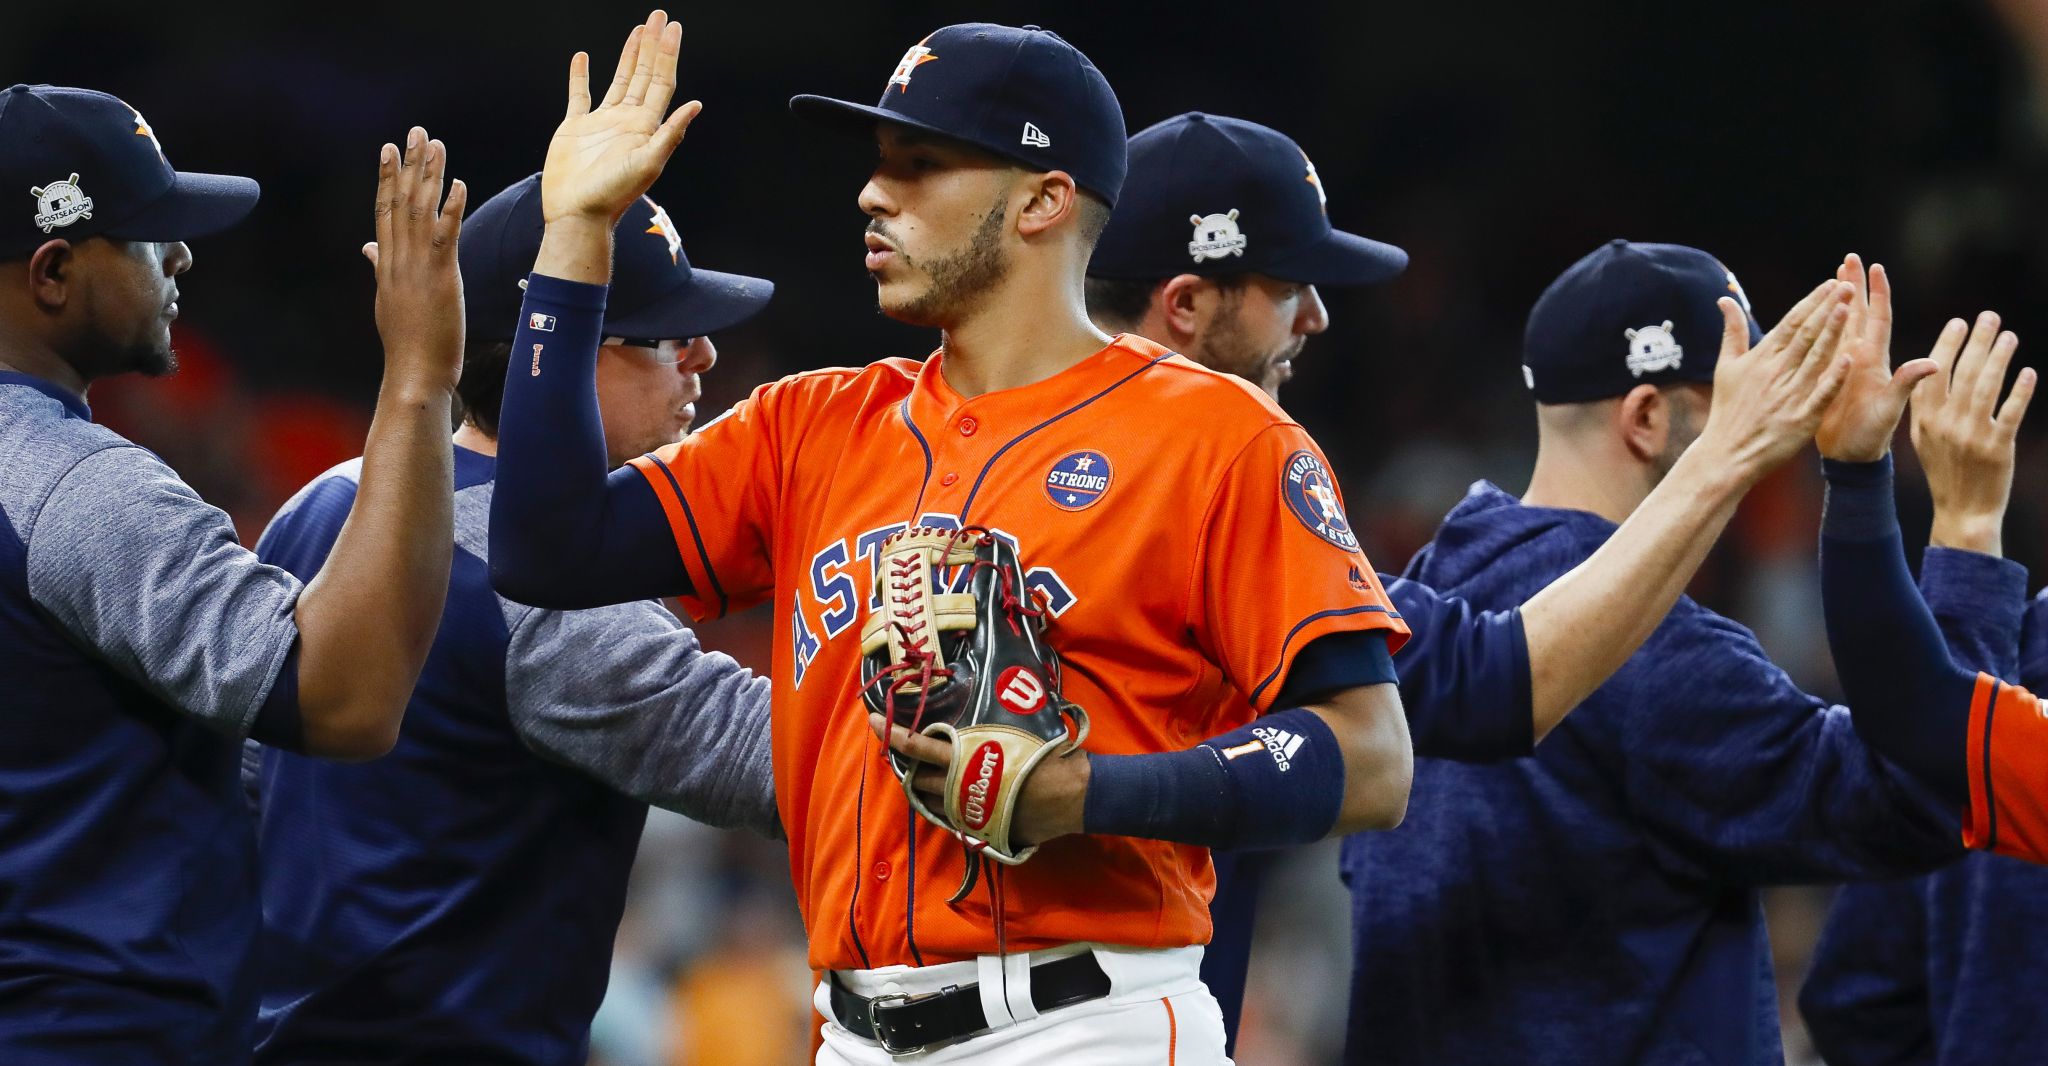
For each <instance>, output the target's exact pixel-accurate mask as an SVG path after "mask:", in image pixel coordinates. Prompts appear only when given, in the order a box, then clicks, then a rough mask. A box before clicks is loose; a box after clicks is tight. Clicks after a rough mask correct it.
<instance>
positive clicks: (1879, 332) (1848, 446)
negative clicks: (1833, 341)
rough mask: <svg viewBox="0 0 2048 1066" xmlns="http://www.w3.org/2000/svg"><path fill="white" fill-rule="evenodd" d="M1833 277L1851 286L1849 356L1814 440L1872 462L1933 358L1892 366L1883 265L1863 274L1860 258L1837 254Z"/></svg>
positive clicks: (1840, 455) (1833, 453) (1845, 341)
mask: <svg viewBox="0 0 2048 1066" xmlns="http://www.w3.org/2000/svg"><path fill="white" fill-rule="evenodd" d="M1835 277H1836V279H1837V280H1840V281H1844V282H1847V283H1848V284H1849V285H1851V286H1853V287H1854V288H1855V290H1856V291H1855V294H1854V295H1853V296H1851V297H1850V300H1849V308H1850V316H1849V324H1848V328H1847V331H1846V332H1845V333H1844V335H1843V337H1842V351H1844V352H1845V353H1847V354H1848V356H1849V359H1850V366H1849V379H1848V381H1846V382H1845V383H1844V384H1843V386H1842V394H1841V395H1840V396H1838V397H1836V398H1835V402H1834V404H1833V405H1831V406H1830V407H1829V408H1828V410H1827V413H1826V414H1825V415H1823V416H1821V421H1820V429H1819V430H1818V431H1816V432H1815V433H1814V444H1815V445H1816V446H1818V447H1819V448H1820V453H1821V454H1822V455H1824V456H1826V457H1828V458H1830V459H1840V460H1844V461H1847V462H1859V463H1860V462H1873V461H1875V460H1877V459H1879V458H1882V457H1883V455H1884V453H1885V452H1886V451H1888V450H1890V448H1891V443H1892V435H1893V434H1894V433H1896V432H1897V431H1898V428H1899V417H1900V416H1901V415H1902V414H1904V413H1905V410H1906V397H1907V396H1908V395H1910V394H1911V393H1912V390H1913V385H1914V384H1915V383H1916V382H1918V381H1920V380H1921V379H1923V378H1925V377H1926V376H1927V375H1929V374H1932V373H1934V364H1933V363H1931V362H1929V361H1927V360H1925V359H1915V360H1913V361H1912V362H1910V363H1907V364H1906V365H1904V366H1902V367H1900V368H1899V369H1898V370H1897V371H1896V372H1894V371H1893V370H1892V286H1891V278H1890V277H1889V276H1887V275H1886V274H1885V269H1884V267H1883V266H1873V267H1871V268H1870V270H1869V272H1868V273H1867V274H1866V272H1865V271H1864V269H1863V260H1862V258H1861V257H1859V256H1857V255H1855V254H1853V253H1852V254H1850V255H1849V256H1848V257H1847V258H1845V259H1843V260H1842V265H1841V267H1840V268H1839V269H1837V270H1836V272H1835Z"/></svg>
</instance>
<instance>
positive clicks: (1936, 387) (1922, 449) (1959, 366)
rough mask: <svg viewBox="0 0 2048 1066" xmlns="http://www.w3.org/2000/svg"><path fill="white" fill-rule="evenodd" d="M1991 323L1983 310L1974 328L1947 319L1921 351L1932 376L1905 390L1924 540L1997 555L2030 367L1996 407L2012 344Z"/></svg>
mask: <svg viewBox="0 0 2048 1066" xmlns="http://www.w3.org/2000/svg"><path fill="white" fill-rule="evenodd" d="M1998 324H1999V323H1998V315H1997V314H1995V313H1993V312H1990V311H1986V312H1984V313H1983V314H1981V315H1978V316H1977V323H1976V325H1975V326H1974V327H1971V326H1967V325H1965V324H1964V323H1963V320H1962V319H1960V318H1957V319H1950V320H1949V323H1948V325H1947V327H1945V328H1944V329H1943V330H1942V331H1941V338H1940V339H1939V340H1937V341H1935V342H1934V350H1933V351H1932V352H1931V353H1929V354H1930V355H1931V357H1932V358H1931V362H1933V363H1934V364H1935V365H1936V367H1937V371H1936V373H1935V374H1934V375H1933V376H1931V377H1929V378H1928V379H1927V380H1925V381H1922V382H1921V383H1920V385H1919V387H1917V388H1915V389H1914V390H1913V450H1914V451H1915V452H1917V453H1919V456H1920V466H1921V468H1922V469H1923V470H1925V471H1926V472H1927V491H1928V494H1929V495H1930V496H1932V497H1933V498H1934V526H1933V529H1932V530H1931V531H1930V533H1929V535H1928V541H1929V542H1930V543H1932V544H1936V545H1939V546H1942V547H1946V548H1967V549H1969V550H1971V551H1981V552H1986V553H1989V554H1992V555H1997V554H2000V552H2001V548H2002V545H2001V543H2000V541H2001V535H2000V529H2001V527H2002V526H2003V525H2004V524H2005V506H2006V503H2007V502H2008V501H2009V500H2010V499H2011V496H2012V469H2013V438H2014V436H2015V435H2016V434H2017V433H2018V432H2019V428H2020V419H2021V418H2023V417H2025V415H2026V413H2027V403H2028V401H2030V400H2032V399H2033V398H2034V384H2035V374H2034V371H2033V369H2032V368H2031V367H2029V368H2027V369H2025V370H2021V371H2020V373H2019V378H2018V380H2016V381H2014V382H2013V386H2012V393H2011V394H2010V395H2008V396H2007V397H2006V398H2005V402H2004V403H2002V404H2001V403H1999V402H1998V393H1999V391H2000V390H2001V389H2003V388H2004V387H2005V370H2006V366H2007V365H2008V364H2009V363H2010V362H2011V361H2012V354H2013V351H2014V350H2015V349H2017V348H2018V347H2019V343H2020V341H2019V338H2018V337H2015V336H2013V335H2012V334H2011V333H2009V332H2000V331H1999V328H1998ZM1966 336H1967V337H1968V338H1969V340H1968V343H1965V342H1964V338H1965V337H1966Z"/></svg>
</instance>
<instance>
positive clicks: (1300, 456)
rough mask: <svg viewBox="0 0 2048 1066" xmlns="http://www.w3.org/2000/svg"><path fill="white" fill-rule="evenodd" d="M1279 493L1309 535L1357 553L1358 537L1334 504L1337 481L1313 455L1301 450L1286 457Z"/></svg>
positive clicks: (1342, 511)
mask: <svg viewBox="0 0 2048 1066" xmlns="http://www.w3.org/2000/svg"><path fill="white" fill-rule="evenodd" d="M1280 494H1281V495H1282V496H1285V497H1287V509H1288V510H1290V511H1293V512H1294V517H1296V518H1299V519H1301V524H1302V525H1305V526H1307V527H1308V530H1309V532H1311V533H1314V534H1315V535H1316V536H1318V537H1321V538H1323V539H1324V540H1327V541H1329V542H1330V543H1332V544H1335V545H1336V546H1337V547H1339V548H1342V549H1344V550H1345V551H1348V552H1355V551H1357V550H1358V536H1357V535H1356V534H1354V533H1352V532H1351V523H1350V522H1347V521H1345V519H1344V506H1343V505H1342V504H1340V503H1338V502H1337V481H1336V479H1335V478H1332V477H1331V476H1330V468H1329V467H1327V466H1324V465H1323V461H1322V460H1321V459H1320V458H1318V457H1317V456H1316V453H1314V452H1311V451H1307V450H1303V451H1298V452H1295V453H1294V454H1293V455H1290V456H1288V457H1287V471H1286V473H1285V475H1283V477H1282V479H1281V482H1280Z"/></svg>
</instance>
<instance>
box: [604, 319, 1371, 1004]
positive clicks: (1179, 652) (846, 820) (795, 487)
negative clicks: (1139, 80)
mask: <svg viewBox="0 0 2048 1066" xmlns="http://www.w3.org/2000/svg"><path fill="white" fill-rule="evenodd" d="M943 358H944V357H943V353H939V354H934V355H933V356H932V357H931V358H930V359H928V360H926V361H925V362H923V363H919V362H917V361H914V360H909V359H887V360H883V361H881V362H878V363H874V364H872V365H870V366H867V367H865V368H862V369H857V370H856V369H834V370H820V371H814V372H811V373H807V374H799V375H796V376H794V377H790V378H785V379H783V380H782V381H778V382H775V383H774V384H770V385H765V386H762V387H761V388H759V389H757V390H755V392H754V394H753V395H752V396H750V397H749V398H748V399H746V400H745V401H742V402H741V403H740V404H738V405H737V406H735V407H734V408H733V409H732V410H731V411H730V412H728V413H727V414H726V415H724V416H722V417H720V418H718V419H715V420H713V421H712V422H711V423H710V424H708V425H706V426H705V427H704V428H702V429H700V430H699V431H697V432H696V433H694V434H692V435H691V436H690V437H688V438H687V439H686V440H684V441H683V442H682V443H680V444H677V445H673V446H671V447H668V448H665V449H663V450H662V451H660V452H657V453H655V454H654V455H652V456H644V457H642V458H640V459H636V460H634V465H635V466H636V467H638V468H639V470H640V471H641V473H643V474H644V475H646V477H647V480H648V482H649V484H651V485H653V486H654V489H655V493H656V495H657V496H659V497H660V499H661V501H662V505H663V507H664V509H665V510H666V512H667V514H668V516H669V520H670V523H671V525H672V527H673V529H674V532H675V539H676V544H677V548H678V550H679V551H680V553H681V555H682V559H683V563H684V565H685V566H686V567H687V569H688V571H689V575H690V581H691V584H692V586H693V587H694V589H695V591H694V593H693V594H692V595H690V596H688V597H685V599H684V603H685V606H687V607H688V608H689V609H690V611H691V612H692V613H693V614H695V615H696V616H697V617H698V618H708V617H715V616H718V615H721V614H724V613H726V612H728V611H733V610H739V609H741V608H744V607H748V606H751V605H753V604H757V603H760V602H763V601H771V600H772V602H773V606H774V611H775V616H776V626H777V631H778V638H779V639H778V640H777V642H776V651H775V655H774V659H773V663H772V669H771V675H772V678H773V681H774V708H775V709H774V764H775V783H776V791H777V800H778V803H779V805H780V808H781V814H782V824H783V826H784V827H785V829H786V830H787V831H788V834H789V846H790V865H791V873H792V877H793V879H794V881H795V884H796V896H797V902H798V904H799V906H800V907H801V908H802V910H803V914H804V921H805V926H806V928H807V929H808V930H809V934H810V945H811V952H810V959H811V965H812V966H814V967H817V968H820V969H856V968H874V967H882V966H891V965H930V964H933V963H938V962H948V961H956V960H959V959H963V958H969V957H972V956H974V955H978V954H991V953H994V952H995V951H996V950H997V944H996V936H995V923H994V920H993V918H992V916H991V914H990V910H989V899H988V895H987V893H984V892H980V891H977V892H975V893H974V894H973V895H972V896H970V897H969V898H968V899H967V900H965V901H963V902H962V903H960V904H959V905H957V906H949V905H948V904H947V903H946V897H947V896H948V895H949V894H950V893H951V891H952V889H953V887H954V886H956V885H958V884H959V883H960V878H961V875H962V856H961V849H960V847H959V845H958V844H957V843H956V842H955V840H954V839H953V838H952V836H951V835H950V834H948V833H946V832H945V831H943V830H941V829H939V828H937V827H935V826H933V825H931V824H929V823H927V822H925V821H923V820H922V819H920V818H919V817H917V816H916V815H915V814H913V813H912V811H911V809H910V806H909V803H908V802H907V801H906V800H905V799H904V796H903V793H902V791H901V788H900V786H899V785H898V783H897V781H896V778H895V776H894V775H893V774H892V773H891V772H890V770H889V767H888V763H887V759H886V756H885V751H886V749H885V747H884V745H883V744H882V742H881V741H880V740H878V739H877V738H876V737H875V736H874V734H873V733H872V732H871V731H870V729H869V727H868V719H867V709H866V707H865V705H864V704H863V703H862V701H861V698H860V695H859V689H860V664H861V651H860V625H861V622H862V620H863V619H864V617H865V614H866V612H867V610H868V609H869V602H870V596H871V594H872V591H873V583H872V575H873V571H874V567H875V559H876V549H877V547H878V545H880V544H881V542H882V540H883V539H884V538H886V537H888V536H889V535H890V534H892V533H894V532H897V531H899V530H901V529H903V528H905V527H906V526H907V525H910V524H921V525H926V526H941V527H945V526H955V525H958V524H961V523H969V524H974V525H979V526H986V527H989V528H990V529H992V530H994V531H996V532H997V534H998V535H1001V536H1005V537H1008V538H1010V539H1012V540H1013V541H1014V542H1015V543H1016V545H1017V547H1018V553H1019V558H1020V560H1021V563H1022V565H1023V567H1024V568H1025V571H1026V581H1027V583H1028V584H1030V585H1031V586H1032V588H1034V589H1035V590H1036V591H1037V592H1038V594H1039V595H1040V596H1041V597H1042V598H1043V600H1044V602H1045V604H1046V606H1047V607H1048V608H1049V611H1050V614H1051V622H1050V624H1049V626H1048V629H1047V639H1048V641H1049V642H1050V643H1051V644H1052V646H1053V647H1054V648H1056V649H1057V650H1058V651H1059V654H1060V657H1061V660H1062V663H1063V673H1064V679H1065V694H1066V696H1067V698H1069V699H1071V700H1073V701H1074V702H1076V703H1079V704H1080V705H1081V706H1083V707H1085V708H1086V709H1087V711H1088V714H1089V717H1090V720H1091V723H1092V732H1091V733H1090V735H1089V740H1088V745H1087V747H1088V748H1089V749H1090V750H1091V751H1100V752H1109V753H1139V752H1154V751H1172V750H1179V749H1183V748H1188V747H1191V746H1193V745H1194V744H1196V743H1199V742H1200V741H1201V740H1202V739H1203V738H1206V737H1210V736H1214V735H1216V734H1218V733H1222V732H1225V731H1228V730H1230V729H1233V728H1236V727H1239V726H1242V725H1244V724H1245V723H1247V722H1249V721H1250V720H1251V719H1252V718H1253V717H1254V716H1255V715H1257V714H1258V713H1261V712H1263V711H1265V710H1268V709H1269V708H1270V707H1271V705H1272V701H1273V699H1274V697H1275V695H1276V694H1277V693H1278V691H1279V689H1280V687H1281V684H1282V682H1283V681H1284V679H1285V677H1286V674H1287V670H1288V668H1289V666H1290V665H1291V664H1292V662H1293V660H1294V657H1295V655H1296V654H1298V653H1299V652H1300V650H1301V649H1302V648H1304V647H1306V646H1307V645H1308V644H1309V643H1310V642H1311V641H1313V640H1315V639H1316V638H1318V637H1321V636H1324V635H1326V634H1329V633H1333V632H1338V631H1343V630H1362V629H1383V630H1387V631H1388V632H1389V633H1390V636H1391V640H1392V642H1393V643H1394V644H1395V645H1396V646H1398V643H1399V641H1400V640H1401V639H1403V638H1404V637H1405V635H1406V633H1407V629H1406V627H1405V626H1404V625H1403V624H1402V623H1401V621H1400V617H1399V615H1397V614H1396V613H1395V612H1394V611H1393V609H1392V607H1391V605H1390V604H1389V602H1388V600H1387V597H1386V594H1385V592H1384V590H1382V589H1381V588H1380V586H1379V583H1378V579H1377V578H1376V577H1375V576H1374V574H1373V568H1372V565H1371V564H1370V563H1369V562H1367V561H1366V559H1365V557H1364V555H1363V554H1361V553H1360V551H1359V550H1358V544H1357V541H1356V539H1355V538H1354V537H1353V535H1352V533H1351V530H1350V527H1349V525H1348V524H1347V523H1346V521H1345V518H1344V515H1343V509H1342V503H1341V501H1340V500H1339V498H1338V496H1337V491H1336V485H1335V483H1334V481H1333V480H1332V478H1331V477H1330V472H1329V468H1328V465H1327V464H1326V463H1325V462H1324V460H1323V457H1322V453H1321V452H1320V451H1319V450H1318V449H1317V448H1316V445H1315V442H1314V441H1312V440H1311V439H1309V436H1308V434H1307V433H1305V432H1304V431H1303V430H1302V429H1301V427H1300V426H1298V425H1296V424H1295V423H1294V422H1293V421H1292V420H1290V419H1289V418H1288V417H1287V416H1286V415H1285V414H1283V413H1282V412H1281V411H1280V409H1279V408H1278V407H1276V406H1274V405H1273V403H1272V402H1271V401H1270V400H1269V399H1267V398H1266V396H1265V395H1264V394H1263V393H1260V392H1259V391H1257V390H1256V389H1254V388H1252V387H1251V386H1249V385H1246V384H1244V383H1242V382H1239V381H1237V380H1236V379H1234V378H1230V377H1227V376H1224V375H1222V374H1217V373H1214V372H1212V371H1209V370H1206V369H1203V368H1201V367H1199V366H1197V365H1195V364H1194V363H1191V362H1189V361H1187V360H1185V359H1183V358H1181V357H1179V356H1177V355H1172V354H1171V353H1169V352H1167V351H1166V350H1165V349H1164V348H1161V347H1159V346H1158V345H1156V344H1153V343H1151V342H1150V341H1146V340H1142V339H1139V338H1136V337H1130V336H1123V337H1119V338H1117V339H1116V340H1115V341H1114V342H1113V343H1112V344H1111V345H1110V346H1109V347H1107V348H1105V349H1103V350H1102V351H1100V352H1098V353H1096V354H1095V355H1093V356H1091V357H1089V358H1087V359H1085V360H1083V361H1082V362H1080V363H1079V364H1077V365H1075V366H1073V367H1071V368H1069V369H1067V370H1066V371H1063V372H1062V373H1060V374H1058V375H1055V376H1054V377H1052V378H1049V379H1047V380H1045V381H1041V382H1038V383H1036V384H1033V385H1028V386H1024V387H1022V388H1016V389H1008V390H1004V391H1001V392H995V393H989V394H987V395H983V396H978V397H975V398H972V399H966V398H962V397H961V396H960V395H959V394H958V393H956V392H954V391H953V390H952V388H951V387H950V386H948V385H947V384H946V381H945V378H944V376H943V374H942V373H941V371H940V367H941V365H942V364H943ZM1004 877H1005V881H1004V886H1003V887H1004V893H1003V896H1004V901H1005V902H1004V920H1005V927H1006V929H1005V931H1006V937H1007V939H1006V945H1007V947H1008V948H1009V950H1011V951H1013V952H1014V951H1033V950H1038V949H1042V948H1046V947H1050V946H1053V945H1056V944H1064V943H1070V942H1074V941H1095V942H1102V943H1112V944H1123V945H1130V946H1134V947H1178V946H1183V945H1188V944H1201V943H1206V942H1207V941H1208V939H1209V932H1210V929H1209V913H1208V900H1209V897H1210V895H1211V894H1212V893H1213V891H1214V875H1213V871H1212V869H1211V867H1210V864H1209V855H1208V852H1207V850H1206V849H1202V848H1197V847H1189V846H1185V845H1179V844H1171V843H1165V842H1160V841H1150V840H1137V839H1131V838H1124V837H1104V836H1078V835H1077V836H1069V837H1064V838H1061V839H1059V840H1055V841H1052V842H1050V843H1048V844H1046V845H1045V846H1044V847H1043V848H1041V849H1040V851H1039V852H1038V854H1037V855H1036V856H1034V857H1033V858H1032V859H1031V860H1030V861H1029V862H1027V863H1025V864H1024V865H1022V866H1017V867H1013V868H1006V869H1005V870H1004Z"/></svg>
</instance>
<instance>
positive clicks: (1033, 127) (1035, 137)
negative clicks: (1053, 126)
mask: <svg viewBox="0 0 2048 1066" xmlns="http://www.w3.org/2000/svg"><path fill="white" fill-rule="evenodd" d="M1023 143H1024V146H1025V147H1026V148H1051V147H1052V138H1051V137H1047V136H1046V135H1045V131H1044V130H1042V129H1039V128H1038V125H1037V124H1036V123H1032V122H1026V123H1025V124H1024V142H1023Z"/></svg>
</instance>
